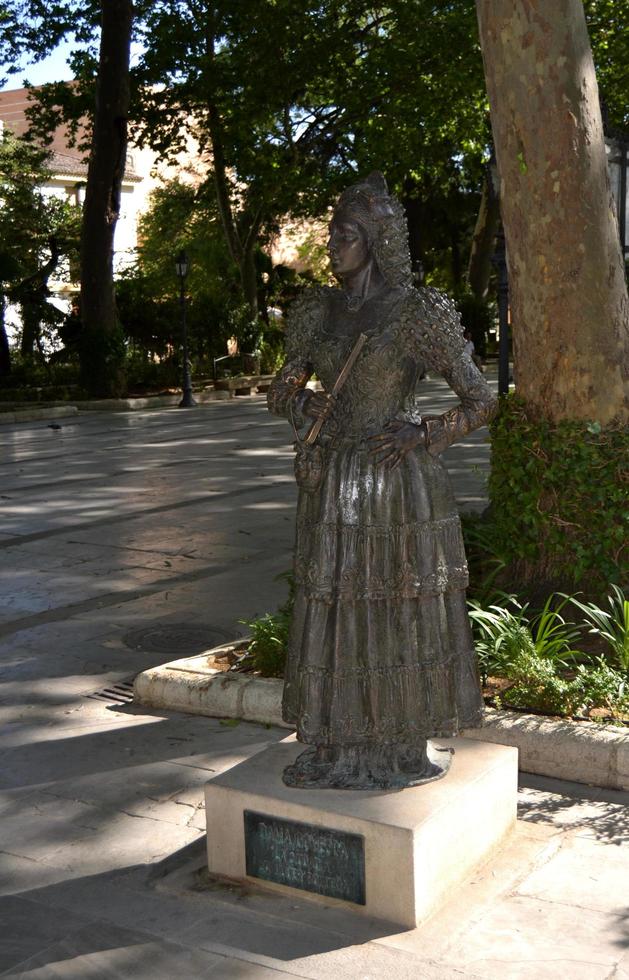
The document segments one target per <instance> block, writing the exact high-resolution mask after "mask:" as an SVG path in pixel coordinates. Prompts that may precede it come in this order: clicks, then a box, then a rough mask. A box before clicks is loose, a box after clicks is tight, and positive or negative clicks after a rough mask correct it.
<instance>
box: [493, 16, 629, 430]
mask: <svg viewBox="0 0 629 980" xmlns="http://www.w3.org/2000/svg"><path fill="white" fill-rule="evenodd" d="M477 12H478V19H479V26H480V36H481V44H482V49H483V58H484V62H485V75H486V79H487V89H488V94H489V101H490V105H491V117H492V127H493V132H494V142H495V147H496V157H497V163H498V171H499V175H500V200H501V209H502V217H503V222H504V227H505V234H506V238H507V250H508V264H509V275H510V295H511V306H512V318H513V325H514V331H513V332H514V341H515V362H516V377H517V387H518V391H519V393H520V394H521V395H522V396H523V397H524V399H525V400H526V403H527V405H528V406H529V408H530V409H531V410H532V411H533V412H534V413H538V414H541V415H544V416H545V417H547V418H549V419H550V420H552V421H559V420H561V419H596V420H598V421H599V422H601V423H602V424H608V423H610V422H612V421H613V420H621V421H626V420H627V419H628V418H629V385H628V378H629V304H628V301H627V288H626V284H625V276H624V268H623V262H622V257H621V253H620V247H619V239H618V230H617V225H616V220H615V215H614V206H613V201H612V196H611V192H610V186H609V178H608V173H607V165H606V158H605V147H604V142H603V129H602V122H601V113H600V108H599V102H598V89H597V84H596V78H595V74H594V65H593V61H592V54H591V50H590V44H589V39H588V34H587V28H586V24H585V17H584V12H583V4H582V3H581V0H553V2H552V3H549V2H545V3H543V2H541V0H511V2H509V3H505V2H504V0H477Z"/></svg>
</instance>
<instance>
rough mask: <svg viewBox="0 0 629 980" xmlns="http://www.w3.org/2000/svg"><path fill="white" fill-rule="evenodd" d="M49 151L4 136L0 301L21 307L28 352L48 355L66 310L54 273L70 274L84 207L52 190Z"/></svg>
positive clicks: (0, 176)
mask: <svg viewBox="0 0 629 980" xmlns="http://www.w3.org/2000/svg"><path fill="white" fill-rule="evenodd" d="M48 177H49V171H48V169H47V153H46V152H45V151H43V150H40V149H38V148H36V147H34V146H32V145H30V144H29V143H28V142H27V141H26V140H24V139H21V138H19V137H17V136H14V135H13V134H12V133H10V132H5V133H4V134H2V135H1V136H0V307H1V308H3V306H4V304H3V302H2V300H4V299H8V300H10V301H11V302H13V303H15V304H17V305H19V306H20V307H21V312H22V319H23V322H24V332H23V337H22V353H23V355H24V356H26V357H30V356H32V354H33V348H34V347H36V348H37V349H38V350H39V352H40V354H41V355H42V356H43V351H42V343H43V342H46V341H48V342H52V341H54V339H55V338H56V331H57V328H58V327H59V325H60V323H61V321H62V319H63V314H61V313H60V311H59V310H58V309H57V308H56V307H55V306H54V305H53V304H51V303H50V302H49V296H50V290H49V288H48V282H49V280H50V278H51V276H53V275H56V277H57V278H59V277H60V276H62V275H65V276H66V278H69V276H70V268H69V263H73V262H76V259H77V256H78V245H79V233H80V231H79V223H80V212H79V210H78V208H76V207H74V206H73V205H71V204H70V203H69V202H67V201H64V200H60V199H59V198H57V197H52V196H46V195H44V193H42V186H43V185H44V184H45V182H46V180H47V179H48Z"/></svg>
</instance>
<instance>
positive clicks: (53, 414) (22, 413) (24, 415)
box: [0, 405, 79, 425]
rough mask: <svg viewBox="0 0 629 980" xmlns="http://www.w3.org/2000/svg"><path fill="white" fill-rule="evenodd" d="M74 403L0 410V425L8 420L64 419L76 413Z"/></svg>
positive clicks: (37, 420)
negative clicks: (6, 410) (8, 410)
mask: <svg viewBox="0 0 629 980" xmlns="http://www.w3.org/2000/svg"><path fill="white" fill-rule="evenodd" d="M78 414H79V410H78V408H77V407H76V405H50V406H48V407H47V408H46V407H44V408H20V409H16V410H15V411H11V412H0V425H6V424H7V423H8V422H39V421H40V420H41V419H65V418H68V417H69V416H70V415H78Z"/></svg>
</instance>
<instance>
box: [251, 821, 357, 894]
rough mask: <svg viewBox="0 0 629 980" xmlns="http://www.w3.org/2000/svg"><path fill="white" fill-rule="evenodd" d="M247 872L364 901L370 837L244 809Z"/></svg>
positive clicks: (320, 891)
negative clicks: (368, 838)
mask: <svg viewBox="0 0 629 980" xmlns="http://www.w3.org/2000/svg"><path fill="white" fill-rule="evenodd" d="M244 817H245V857H246V865H247V874H248V875H251V876H252V877H253V878H263V879H264V880H265V881H275V882H277V883H278V884H280V885H289V886H290V887H291V888H301V889H302V890H303V891H307V892H315V893H316V894H317V895H328V896H329V897H330V898H343V899H345V901H347V902H355V903H356V904H357V905H364V904H365V838H364V837H362V836H361V835H360V834H346V833H345V832H344V831H341V830H330V829H328V828H327V827H317V826H315V825H314V824H310V823H300V822H298V821H297V820H281V819H279V818H278V817H269V816H268V815H267V814H265V813H254V812H253V811H252V810H245V812H244Z"/></svg>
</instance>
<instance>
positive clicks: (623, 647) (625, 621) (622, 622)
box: [566, 585, 629, 674]
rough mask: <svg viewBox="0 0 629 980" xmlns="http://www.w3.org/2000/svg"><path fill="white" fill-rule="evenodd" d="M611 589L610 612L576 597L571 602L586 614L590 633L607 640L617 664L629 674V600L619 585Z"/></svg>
mask: <svg viewBox="0 0 629 980" xmlns="http://www.w3.org/2000/svg"><path fill="white" fill-rule="evenodd" d="M611 588H612V592H611V595H608V596H607V601H608V603H609V607H610V611H609V612H608V611H607V610H606V609H601V608H600V606H597V605H596V603H594V602H580V601H579V599H577V598H576V597H575V596H571V597H570V602H572V603H573V605H575V606H576V607H577V609H579V610H580V611H581V612H582V613H583V614H584V616H585V621H586V624H587V625H588V626H589V630H588V632H589V633H591V634H593V635H595V636H600V637H601V639H602V640H605V642H606V643H607V644H608V645H609V646H610V647H611V649H612V651H613V654H614V658H615V660H616V663H617V664H618V665H619V666H620V667H621V668H622V670H623V671H624V672H625V673H627V674H629V600H628V599H627V598H626V597H625V595H624V593H623V591H622V589H620V588H619V587H618V586H617V585H612V587H611ZM566 598H568V597H566Z"/></svg>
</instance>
